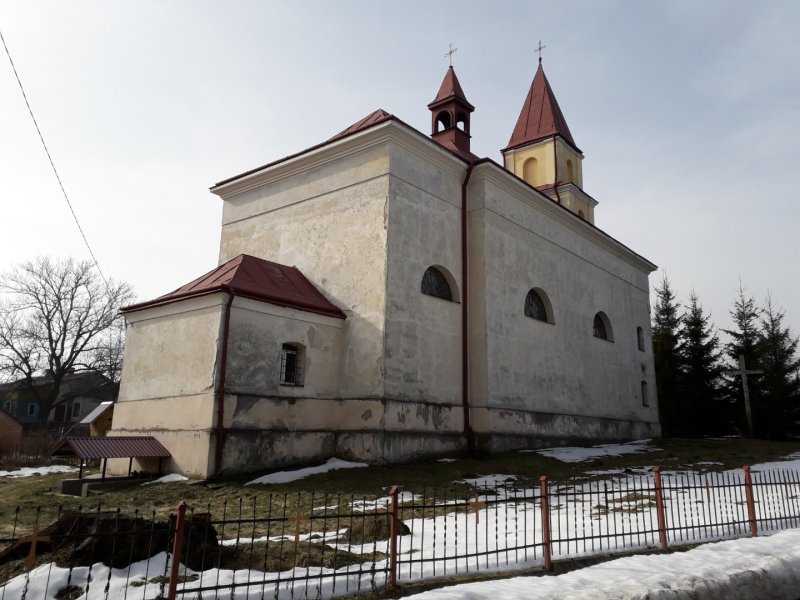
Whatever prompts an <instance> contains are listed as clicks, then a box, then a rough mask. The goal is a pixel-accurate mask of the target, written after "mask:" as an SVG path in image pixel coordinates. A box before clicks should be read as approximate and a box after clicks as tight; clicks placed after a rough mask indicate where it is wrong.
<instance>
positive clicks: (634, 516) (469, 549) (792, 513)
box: [0, 442, 800, 600]
mask: <svg viewBox="0 0 800 600" xmlns="http://www.w3.org/2000/svg"><path fill="white" fill-rule="evenodd" d="M618 446H625V447H626V448H625V449H624V450H622V451H625V452H628V451H634V450H632V449H631V448H629V447H630V446H633V447H634V448H639V449H637V450H635V451H641V448H645V449H647V448H649V447H650V446H649V444H647V443H646V442H640V443H637V444H623V445H618ZM603 448H604V454H602V456H607V455H608V454H606V453H605V450H608V449H609V448H610V447H609V446H608V445H606V446H604V447H603ZM559 450H562V451H566V452H565V454H564V456H568V457H574V456H576V455H577V453H576V452H573V451H572V450H570V449H559ZM589 450H593V449H589ZM611 451H617V450H614V449H612V450H611ZM791 458H792V459H793V460H789V461H779V462H775V463H764V464H761V465H753V467H752V470H753V481H754V484H755V485H754V488H755V490H754V495H755V502H756V507H757V512H758V515H759V519H760V521H759V530H760V532H761V533H764V532H767V533H769V532H776V531H778V530H784V529H789V528H792V527H795V528H797V527H800V477H798V475H797V473H796V472H789V473H788V475H787V469H788V470H797V469H798V468H800V455H798V456H792V457H791ZM330 463H333V464H332V465H331V464H330ZM342 463H344V465H345V467H343V468H348V467H349V468H352V467H354V466H360V463H345V461H336V460H334V461H329V463H327V464H326V465H323V466H322V467H315V468H312V469H302V470H298V471H292V472H283V473H274V474H272V475H270V476H267V477H272V478H274V479H272V480H270V481H269V482H270V483H275V482H277V481H292V480H294V479H297V478H299V477H301V476H308V475H310V474H313V473H316V472H323V471H322V469H325V470H331V469H330V468H328V467H332V468H342V467H340V466H337V465H341V464H342ZM261 479H262V480H263V479H265V478H261ZM662 480H663V483H664V502H665V507H666V511H665V512H666V526H667V537H668V539H669V542H670V544H671V545H674V544H676V543H690V542H692V543H694V542H700V541H709V540H720V539H728V538H736V537H744V536H747V535H749V523H748V521H747V509H746V498H745V492H744V487H743V472H742V471H741V470H732V471H726V472H722V473H686V472H678V471H673V472H670V471H667V472H663V473H662ZM257 481H258V480H257ZM464 482H465V483H469V484H471V485H473V486H475V487H476V488H477V489H478V491H477V493H476V496H475V497H474V498H467V499H465V498H464V497H463V494H462V495H461V496H453V497H447V498H437V506H441V507H447V508H448V510H449V512H443V511H442V510H441V509H440V510H439V511H437V513H436V514H435V516H434V515H431V513H430V510H429V511H428V515H430V516H425V517H424V518H423V513H422V510H421V507H420V505H421V504H424V502H430V499H427V500H426V499H424V498H422V497H421V496H419V495H414V494H411V493H410V492H403V493H401V495H400V503H401V506H400V517H401V520H403V522H404V523H405V525H406V526H408V527H409V529H410V530H411V533H410V534H408V535H404V536H401V537H400V538H399V540H398V565H399V572H398V576H399V580H400V582H401V583H407V582H410V581H418V580H421V579H431V578H436V577H442V576H451V575H455V574H459V575H463V574H465V573H466V572H476V571H478V572H481V573H485V572H490V571H500V570H510V569H519V568H525V567H533V566H537V565H541V564H543V554H542V549H543V546H542V506H541V497H540V492H539V489H538V487H537V488H536V489H520V488H519V487H517V482H516V478H515V477H514V476H510V475H504V474H491V475H484V476H481V477H475V478H471V479H469V480H464ZM328 502H330V499H328ZM549 502H550V513H549V520H550V523H551V530H552V539H553V546H552V550H553V558H554V559H556V560H558V559H559V558H566V557H575V556H581V555H591V554H600V553H602V554H606V553H613V552H614V551H615V550H623V549H624V550H626V551H629V550H631V549H636V548H646V547H650V548H652V547H656V546H657V545H658V543H659V531H658V517H657V513H656V503H655V501H654V485H653V476H652V474H650V473H648V472H646V471H645V470H640V471H638V473H630V472H620V473H613V474H610V475H609V476H608V477H607V478H605V479H602V480H599V481H590V482H553V483H551V484H550V495H549ZM389 503H390V497H389V496H385V497H383V498H378V499H376V500H367V501H363V500H361V501H354V500H352V499H351V500H350V502H348V503H347V506H344V507H340V506H338V505H330V506H321V505H320V506H317V507H314V509H313V510H314V513H315V514H316V515H319V513H320V512H321V511H324V512H323V515H322V516H323V517H324V515H325V514H334V513H336V512H338V509H340V508H344V509H345V510H351V511H353V512H355V513H359V512H361V513H366V514H367V516H366V518H370V515H369V513H370V512H373V511H375V510H378V511H385V510H386V509H387V508H388V506H389ZM315 518H317V517H315ZM316 523H317V524H320V521H319V520H317V521H316ZM315 529H319V531H316V532H310V533H304V534H302V536H301V538H300V540H299V541H305V540H309V541H310V540H312V539H316V540H324V541H325V542H326V543H327V544H329V545H331V546H334V547H336V548H338V549H340V550H345V551H349V552H353V553H356V554H361V555H366V556H371V555H372V556H375V553H379V554H378V555H377V556H376V557H377V558H380V557H381V556H383V555H385V554H387V553H388V550H389V548H388V546H389V542H388V541H387V540H384V541H378V542H372V543H366V544H353V545H350V544H347V543H346V542H344V540H346V539H347V535H346V534H345V530H344V529H339V528H338V527H333V526H331V523H328V526H327V527H324V528H320V527H318V526H315ZM337 538H338V540H339V541H337ZM266 539H267V538H266V537H264V538H258V539H256V540H251V539H243V538H240V539H238V542H237V540H235V539H234V540H224V541H223V542H222V543H223V544H224V545H231V544H236V543H238V544H245V548H247V546H246V544H249V543H251V542H254V541H265V540H266ZM269 539H271V540H272V541H278V542H279V541H280V540H281V538H279V537H272V538H269ZM284 541H287V542H289V543H292V542H293V541H294V536H291V539H286V538H284ZM740 544H742V545H740ZM788 546H793V547H797V548H800V533H798V532H797V531H788V532H786V533H775V535H772V536H770V537H765V538H757V539H752V540H750V539H746V540H739V541H738V542H734V543H733V544H728V543H725V544H713V545H709V546H706V547H704V548H708V550H705V549H698V550H697V551H692V552H691V553H684V554H681V553H679V554H676V555H674V558H671V557H654V556H640V557H633V558H626V559H620V560H619V561H614V562H613V563H609V564H610V565H616V566H605V567H604V566H603V565H598V566H597V567H592V569H598V570H597V571H596V572H595V571H592V570H590V569H584V570H582V571H579V572H576V573H573V574H570V575H564V576H560V577H558V578H556V577H546V578H543V579H536V580H533V582H532V580H530V579H525V578H521V579H520V582H519V583H518V587H513V585H515V584H512V583H510V581H515V580H507V581H505V582H496V583H495V584H494V585H497V586H501V587H498V588H493V589H494V591H490V592H486V591H484V590H483V588H475V589H476V590H477V591H475V592H473V591H469V590H472V588H469V590H467V591H464V592H463V594H464V595H451V596H442V598H451V597H452V598H456V597H457V598H483V597H484V595H486V594H489V593H491V594H492V595H494V596H496V597H499V598H514V597H522V595H523V594H526V595H525V597H529V598H536V597H554V598H562V597H563V598H567V597H574V598H582V597H586V596H585V595H583V596H581V595H574V594H573V595H565V596H559V595H553V594H552V593H550V595H548V594H547V593H545V594H544V595H543V596H533V595H531V590H533V589H534V588H535V589H536V590H539V589H540V586H542V585H548V586H557V587H558V586H560V585H564V586H569V585H574V586H576V587H575V589H578V588H580V587H581V586H584V587H585V588H587V589H589V590H592V591H593V589H594V588H593V587H592V586H595V585H596V583H595V579H609V580H610V581H617V582H618V583H616V584H612V587H611V588H609V589H612V588H613V586H614V585H616V586H618V587H619V586H622V585H623V584H624V586H627V587H625V588H624V589H625V590H628V589H630V590H631V591H630V594H632V595H630V596H624V595H621V596H620V595H618V596H613V597H620V598H623V597H624V598H628V597H630V598H637V597H640V596H642V597H643V594H644V593H645V592H644V591H643V590H650V591H651V592H652V591H653V590H656V588H658V586H660V585H662V583H661V582H663V581H666V582H668V583H672V582H675V584H676V585H681V586H683V585H694V586H695V587H696V588H697V589H703V588H702V585H703V584H702V583H700V581H706V580H708V581H710V582H716V583H714V584H713V585H715V586H717V585H719V586H722V587H720V589H722V590H724V593H723V592H721V593H720V594H721V595H716V596H714V595H711V596H709V597H719V598H738V597H747V598H758V596H757V595H750V596H747V595H744V596H735V595H729V594H728V592H727V590H728V587H725V586H729V587H730V586H733V587H735V588H736V590H745V589H749V588H745V587H740V586H739V584H738V583H736V582H738V581H739V580H740V579H741V580H744V576H743V575H738V574H737V573H739V572H740V571H741V570H743V569H744V570H747V568H749V566H752V567H753V568H754V569H756V570H757V571H758V569H764V572H763V573H762V572H761V571H758V572H757V573H756V574H754V575H753V579H754V580H757V581H759V582H761V584H762V585H763V580H764V577H768V578H770V581H771V580H772V578H775V580H776V581H777V583H776V584H775V585H776V587H775V589H781V588H780V586H781V585H783V583H782V582H783V581H784V580H787V579H786V578H787V575H786V573H787V572H798V571H799V570H800V551H792V552H794V553H792V552H788V551H786V547H788ZM739 548H743V549H742V550H739ZM700 550H704V551H703V552H701V553H699V554H695V553H696V552H699V551H700ZM262 551H263V550H262ZM687 556H693V557H694V558H693V559H686V558H684V557H687ZM744 556H751V557H755V558H754V559H753V560H745V559H744V558H742V557H744ZM770 556H777V557H780V558H779V559H778V558H776V559H774V560H772V559H770ZM756 559H757V560H758V561H759V562H758V565H762V566H758V567H755V566H753V565H756V562H754V561H755V560H756ZM166 560H167V558H166V556H165V555H163V554H161V555H158V556H156V557H153V558H152V559H150V564H149V565H148V563H147V562H144V563H137V564H135V565H132V566H131V568H130V569H131V570H130V572H128V571H127V570H125V569H123V570H119V571H117V570H112V571H109V570H108V569H107V568H106V567H103V566H102V565H100V564H98V565H95V566H93V567H92V570H91V581H92V582H93V583H92V584H91V585H90V588H91V589H90V592H89V594H88V596H87V597H86V599H87V600H94V599H95V598H98V599H99V598H109V599H110V600H116V599H117V598H123V597H126V598H130V599H138V598H143V599H144V598H152V597H153V596H154V595H155V594H156V592H157V590H158V586H157V585H156V584H155V583H152V584H148V585H143V586H141V587H130V588H128V590H127V596H125V595H124V592H122V591H117V590H123V589H124V587H123V584H122V583H119V581H121V580H124V579H126V578H128V579H131V580H135V579H137V578H138V579H140V580H143V579H151V578H152V577H153V576H155V575H161V574H163V572H164V568H165V564H166V563H165V561H166ZM658 560H667V561H668V562H666V563H664V566H658V565H657V564H656V562H655V561H658ZM669 561H672V562H669ZM681 561H684V562H681ZM687 561H688V562H687ZM787 561H788V562H787ZM792 561H794V562H792ZM704 562H705V563H709V564H704ZM694 563H697V564H694ZM689 566H692V567H693V568H694V570H687V569H689ZM386 569H387V564H386V561H385V560H379V561H376V562H374V563H372V562H367V563H364V564H362V565H351V566H349V567H346V568H343V569H339V570H337V571H333V570H331V569H326V568H320V567H309V568H307V569H306V568H299V567H298V568H295V569H292V570H291V571H286V572H282V573H261V572H257V571H247V570H240V571H236V572H233V571H230V570H216V569H209V570H206V571H203V572H202V573H193V572H191V571H188V570H187V571H186V574H187V575H189V576H195V575H196V576H197V579H196V580H194V581H188V582H187V583H186V584H185V587H186V589H187V590H189V589H196V588H198V587H201V586H209V585H221V584H227V583H231V582H238V583H245V584H248V582H249V584H248V585H245V586H244V587H239V588H237V590H236V598H239V599H241V598H247V597H250V598H261V597H262V593H265V594H266V596H268V597H276V598H289V597H292V594H294V597H303V596H304V595H305V593H306V592H307V593H308V596H310V597H320V598H329V597H332V596H334V595H340V594H345V593H353V592H354V591H356V590H359V589H360V590H369V589H372V588H373V587H375V588H379V587H382V586H383V585H384V584H385V582H386V573H387V571H386ZM603 569H606V570H603ZM715 569H716V570H715ZM145 571H146V572H147V573H149V575H147V574H143V573H144V572H145ZM354 571H363V573H361V574H358V573H354ZM683 571H686V572H687V573H689V574H690V575H688V576H687V577H684V578H678V577H677V576H675V575H674V573H677V572H683ZM640 572H641V576H640V575H639V573H640ZM65 573H66V571H65V570H63V569H59V568H58V567H55V566H53V565H44V566H42V567H39V568H37V569H36V570H34V571H33V572H31V574H30V577H29V578H26V577H25V576H21V577H18V578H16V579H15V580H12V581H11V582H10V583H9V584H8V585H7V586H6V587H5V588H0V590H3V592H2V593H0V600H6V599H8V600H11V599H12V598H13V599H14V600H17V598H19V595H15V594H18V593H19V591H20V590H22V589H23V588H24V586H25V585H26V584H27V585H28V589H29V590H40V587H41V586H45V585H46V581H47V579H49V580H50V585H49V586H48V587H47V589H48V591H47V594H44V587H41V590H40V591H41V594H39V592H38V591H37V592H36V593H35V594H33V593H31V592H29V595H28V596H27V598H29V599H31V598H37V599H39V598H43V599H47V600H50V599H51V598H54V594H55V593H56V592H57V591H58V590H59V589H60V587H59V586H61V584H60V582H61V581H62V579H63V580H64V581H66V574H65ZM582 573H583V574H585V575H581V574H582ZM614 573H616V577H618V579H617V580H614V579H613V577H612V575H613V574H614ZM726 573H727V574H728V579H726ZM692 574H694V575H692ZM88 576H89V568H88V567H82V568H79V569H75V570H73V572H72V575H71V576H70V577H71V580H70V581H71V582H72V585H78V586H81V585H85V583H86V581H87V577H88ZM292 576H294V577H296V578H298V580H297V581H294V582H289V581H286V579H287V578H288V577H292ZM692 577H695V578H700V579H692ZM562 578H564V579H562ZM728 580H730V581H728ZM548 581H554V582H555V581H564V582H567V583H564V584H556V583H552V584H551V583H547V584H545V583H542V582H548ZM573 581H574V582H575V583H570V582H573ZM726 581H728V583H725V582H726ZM731 581H733V582H734V583H730V582H731ZM748 581H749V580H748ZM787 581H788V580H787ZM792 581H794V580H792ZM81 582H82V583H81ZM99 582H102V585H100V584H99ZM105 582H109V590H110V591H109V594H108V596H106V595H105V593H104V590H103V588H104V587H105ZM255 582H258V584H257V585H256V583H255ZM526 582H527V583H526ZM626 582H627V583H626ZM250 584H252V585H250ZM534 584H535V585H534ZM476 585H478V584H476ZM485 585H490V584H488V583H487V584H485ZM506 585H508V586H512V587H509V588H508V589H507V590H506V588H504V587H502V586H506ZM636 585H638V586H639V587H636ZM743 585H744V584H742V586H743ZM748 585H749V584H748ZM770 585H772V584H770ZM787 585H788V584H787ZM37 586H40V587H37ZM587 586H588V587H587ZM653 586H655V587H653ZM61 587H63V586H61ZM651 588H653V589H651ZM487 589H492V588H487ZM543 589H545V588H543ZM546 589H556V588H552V587H551V588H546ZM559 589H560V588H559ZM564 589H571V588H567V587H565V588H564ZM620 589H622V588H620ZM676 589H678V588H676ZM680 589H683V588H680ZM715 589H716V588H715ZM795 589H797V590H798V592H800V588H795ZM246 590H249V594H250V595H249V596H248V595H247V594H246V593H245V592H246ZM518 590H525V591H524V592H523V591H518ZM637 590H638V591H637ZM584 591H585V590H584ZM656 591H657V590H656ZM145 592H146V593H145ZM4 593H5V595H4ZM431 593H434V592H431ZM441 593H451V594H452V593H456V594H462V592H461V591H459V592H447V591H446V590H443V591H442V592H441ZM473 593H474V594H477V595H474V596H473V595H470V594H473ZM537 593H538V591H537ZM626 593H628V592H627V591H626ZM657 593H658V594H666V592H663V591H661V592H657ZM670 593H671V592H670ZM687 593H688V592H687ZM735 593H739V591H736V592H735ZM742 593H744V592H742ZM203 594H205V592H203ZM214 594H215V592H209V593H208V594H207V595H203V596H202V597H203V598H205V597H209V598H212V597H215V596H214ZM481 594H484V595H481ZM515 594H518V596H515ZM636 594H639V596H637V595H636ZM797 595H798V596H800V593H798V594H797ZM196 597H198V596H194V595H193V596H192V598H193V600H194V599H195V598H196ZM433 597H435V596H432V598H433ZM590 597H600V598H603V597H606V596H602V595H598V596H590ZM649 597H650V598H660V597H662V596H659V595H651V596H649ZM687 597H688V596H687ZM792 600H795V599H792Z"/></svg>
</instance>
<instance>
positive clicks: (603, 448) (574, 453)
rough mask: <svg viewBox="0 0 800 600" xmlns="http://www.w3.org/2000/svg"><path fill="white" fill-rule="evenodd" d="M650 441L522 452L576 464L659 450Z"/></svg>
mask: <svg viewBox="0 0 800 600" xmlns="http://www.w3.org/2000/svg"><path fill="white" fill-rule="evenodd" d="M651 441H652V440H636V441H634V442H628V443H626V444H599V445H597V446H592V447H590V448H579V447H566V448H545V449H543V450H522V452H536V453H537V454H540V455H542V456H546V457H548V458H555V459H556V460H560V461H561V462H567V463H576V462H582V461H584V460H592V459H595V458H601V457H605V456H623V455H625V454H636V453H638V452H656V451H658V450H660V448H654V447H653V446H651V445H650V442H651Z"/></svg>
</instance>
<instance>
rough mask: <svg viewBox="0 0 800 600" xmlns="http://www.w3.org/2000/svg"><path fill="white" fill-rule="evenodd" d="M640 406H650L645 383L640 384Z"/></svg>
mask: <svg viewBox="0 0 800 600" xmlns="http://www.w3.org/2000/svg"><path fill="white" fill-rule="evenodd" d="M642 406H650V399H649V398H648V397H647V382H646V381H643V382H642Z"/></svg>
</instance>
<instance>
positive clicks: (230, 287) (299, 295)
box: [120, 254, 346, 319]
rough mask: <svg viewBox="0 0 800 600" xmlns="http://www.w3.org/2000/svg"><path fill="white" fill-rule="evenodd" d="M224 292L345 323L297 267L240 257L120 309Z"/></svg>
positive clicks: (246, 256) (342, 315)
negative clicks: (333, 318)
mask: <svg viewBox="0 0 800 600" xmlns="http://www.w3.org/2000/svg"><path fill="white" fill-rule="evenodd" d="M218 291H225V292H229V293H233V294H235V295H236V296H244V297H247V298H253V299H255V300H263V301H265V302H269V303H271V304H277V305H278V306H288V307H290V308H296V309H299V310H304V311H307V312H313V313H318V314H321V315H327V316H329V317H336V318H338V319H345V318H346V316H345V314H344V313H343V312H342V311H341V310H340V309H339V308H338V307H336V306H335V305H333V304H332V303H331V302H330V301H329V300H328V299H327V298H325V296H323V295H322V294H321V293H320V292H319V290H317V288H315V287H314V285H313V284H312V283H311V282H310V281H309V280H308V279H306V277H305V276H304V275H303V274H302V273H301V272H300V270H299V269H298V268H297V267H287V266H286V265H282V264H279V263H275V262H272V261H269V260H264V259H263V258H257V257H255V256H250V255H247V254H240V255H239V256H237V257H236V258H234V259H232V260H229V261H228V262H226V263H225V264H223V265H220V266H219V267H217V268H216V269H214V270H213V271H209V272H208V273H206V274H205V275H203V276H201V277H198V278H197V279H195V280H194V281H191V282H189V283H187V284H186V285H184V286H182V287H179V288H178V289H177V290H174V291H172V292H170V293H169V294H165V295H163V296H159V297H158V298H155V299H154V300H149V301H147V302H141V303H139V304H132V305H130V306H126V307H124V308H122V310H121V311H120V312H123V313H127V312H133V311H136V310H141V309H143V308H151V307H153V306H160V305H163V304H171V303H173V302H177V301H178V300H185V299H187V298H193V297H196V296H204V295H206V294H210V293H213V292H218Z"/></svg>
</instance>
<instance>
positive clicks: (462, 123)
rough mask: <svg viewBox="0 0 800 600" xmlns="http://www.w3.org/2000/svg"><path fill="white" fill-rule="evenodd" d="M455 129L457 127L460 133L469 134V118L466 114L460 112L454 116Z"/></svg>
mask: <svg viewBox="0 0 800 600" xmlns="http://www.w3.org/2000/svg"><path fill="white" fill-rule="evenodd" d="M456 127H458V128H459V129H460V130H461V131H464V132H466V133H469V117H468V116H467V113H465V112H460V113H458V114H457V115H456Z"/></svg>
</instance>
